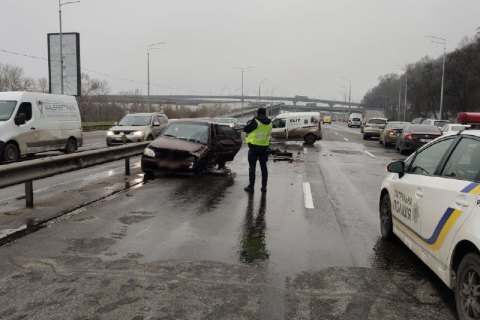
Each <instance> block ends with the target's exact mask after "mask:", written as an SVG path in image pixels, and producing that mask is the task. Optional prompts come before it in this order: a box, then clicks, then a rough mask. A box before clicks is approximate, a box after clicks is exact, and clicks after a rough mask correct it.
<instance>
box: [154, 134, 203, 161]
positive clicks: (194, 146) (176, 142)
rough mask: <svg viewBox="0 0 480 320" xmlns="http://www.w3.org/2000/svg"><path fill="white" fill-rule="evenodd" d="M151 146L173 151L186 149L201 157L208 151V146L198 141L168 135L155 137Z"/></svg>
mask: <svg viewBox="0 0 480 320" xmlns="http://www.w3.org/2000/svg"><path fill="white" fill-rule="evenodd" d="M150 146H152V147H154V148H157V149H166V150H172V151H186V152H189V153H191V154H192V155H194V156H197V157H199V158H200V157H201V156H202V155H203V154H204V153H205V151H207V149H208V148H207V146H206V145H204V144H201V143H197V142H191V141H185V140H180V139H175V138H168V137H159V138H157V139H155V140H154V141H153V142H152V143H150Z"/></svg>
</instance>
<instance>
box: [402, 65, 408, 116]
mask: <svg viewBox="0 0 480 320" xmlns="http://www.w3.org/2000/svg"><path fill="white" fill-rule="evenodd" d="M407 91H408V67H407V68H406V69H405V108H403V121H407V120H406V119H407Z"/></svg>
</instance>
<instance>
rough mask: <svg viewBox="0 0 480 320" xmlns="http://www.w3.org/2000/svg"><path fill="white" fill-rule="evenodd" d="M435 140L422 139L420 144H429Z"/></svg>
mask: <svg viewBox="0 0 480 320" xmlns="http://www.w3.org/2000/svg"><path fill="white" fill-rule="evenodd" d="M432 140H433V139H420V142H423V143H427V142H430V141H432Z"/></svg>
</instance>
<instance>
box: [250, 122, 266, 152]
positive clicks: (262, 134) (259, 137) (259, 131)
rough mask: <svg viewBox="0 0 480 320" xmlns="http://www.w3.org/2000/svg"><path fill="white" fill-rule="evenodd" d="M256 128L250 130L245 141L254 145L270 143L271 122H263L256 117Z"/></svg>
mask: <svg viewBox="0 0 480 320" xmlns="http://www.w3.org/2000/svg"><path fill="white" fill-rule="evenodd" d="M255 121H257V128H256V129H255V130H253V131H252V132H250V133H249V134H248V136H247V143H250V144H253V145H256V146H267V147H268V146H269V145H270V133H271V132H272V123H269V124H263V123H261V122H260V121H258V120H257V119H255Z"/></svg>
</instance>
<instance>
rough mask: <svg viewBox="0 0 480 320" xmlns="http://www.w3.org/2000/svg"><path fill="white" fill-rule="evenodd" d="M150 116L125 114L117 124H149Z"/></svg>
mask: <svg viewBox="0 0 480 320" xmlns="http://www.w3.org/2000/svg"><path fill="white" fill-rule="evenodd" d="M151 121H152V116H135V115H127V116H125V117H123V119H122V120H120V123H119V124H118V125H119V126H149V125H150V122H151Z"/></svg>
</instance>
